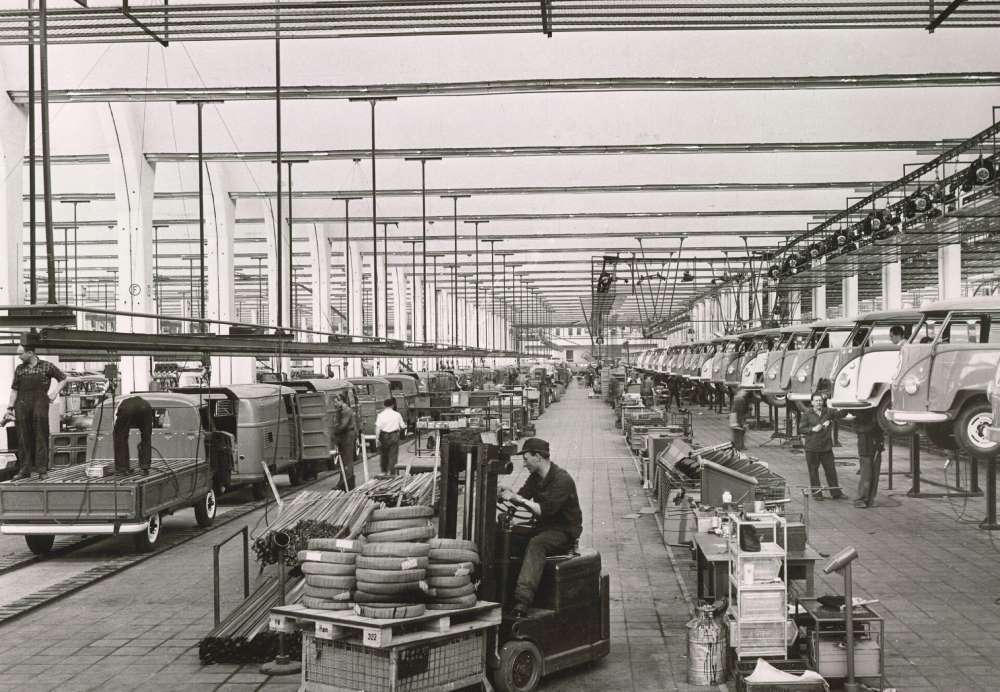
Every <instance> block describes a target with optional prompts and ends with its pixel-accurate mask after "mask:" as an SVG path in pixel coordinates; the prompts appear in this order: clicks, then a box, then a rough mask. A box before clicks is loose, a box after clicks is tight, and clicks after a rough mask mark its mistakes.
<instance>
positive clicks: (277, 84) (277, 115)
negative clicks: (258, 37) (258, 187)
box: [274, 6, 292, 329]
mask: <svg viewBox="0 0 1000 692" xmlns="http://www.w3.org/2000/svg"><path fill="white" fill-rule="evenodd" d="M274 11H275V17H276V19H277V21H276V22H275V27H274V124H275V137H274V141H275V163H274V170H275V174H276V176H277V179H278V181H277V185H276V189H275V195H276V197H277V214H278V217H277V218H276V219H275V223H274V233H275V235H276V236H277V238H275V240H276V241H277V243H276V244H277V253H276V254H277V257H276V260H277V261H276V263H277V265H278V267H277V270H278V271H277V282H276V283H277V289H278V290H277V300H278V314H277V319H276V320H275V324H276V325H277V326H278V328H279V329H280V328H281V327H283V326H284V325H283V320H284V313H283V310H282V303H283V302H284V295H283V294H284V287H283V286H282V284H283V283H284V276H283V275H282V271H283V268H282V264H283V257H282V251H281V236H282V232H281V231H282V229H281V226H282V216H281V29H280V22H281V19H280V12H281V10H280V8H279V7H278V6H275V8H274ZM288 254H289V255H291V254H292V248H291V247H290V246H289V248H288Z"/></svg>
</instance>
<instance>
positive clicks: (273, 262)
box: [258, 200, 291, 327]
mask: <svg viewBox="0 0 1000 692" xmlns="http://www.w3.org/2000/svg"><path fill="white" fill-rule="evenodd" d="M258 204H259V205H260V207H259V210H258V213H259V215H260V216H262V217H264V236H265V238H266V239H267V316H268V323H269V324H270V325H272V326H275V327H277V326H285V325H288V311H289V306H290V305H291V301H290V299H291V296H290V295H289V293H288V270H287V267H288V252H289V250H288V238H287V231H285V230H283V231H282V234H281V261H282V262H283V263H284V266H285V268H284V270H283V274H282V277H281V281H282V283H283V284H284V285H283V286H282V288H281V291H282V294H281V321H282V323H283V324H282V325H279V324H278V228H281V229H286V228H287V226H288V216H287V210H288V206H287V205H283V206H282V219H281V221H280V223H276V222H275V218H274V214H275V212H276V211H277V209H276V207H275V206H274V205H273V204H268V203H267V202H266V201H264V200H261V201H259V202H258Z"/></svg>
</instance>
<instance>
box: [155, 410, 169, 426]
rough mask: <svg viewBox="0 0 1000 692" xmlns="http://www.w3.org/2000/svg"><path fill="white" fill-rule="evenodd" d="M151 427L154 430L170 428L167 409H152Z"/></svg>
mask: <svg viewBox="0 0 1000 692" xmlns="http://www.w3.org/2000/svg"><path fill="white" fill-rule="evenodd" d="M153 427H154V428H169V427H170V413H169V411H168V410H167V409H165V408H154V409H153Z"/></svg>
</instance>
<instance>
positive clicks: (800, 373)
mask: <svg viewBox="0 0 1000 692" xmlns="http://www.w3.org/2000/svg"><path fill="white" fill-rule="evenodd" d="M807 375H808V373H806V369H805V368H799V371H798V372H797V373H795V379H796V380H798V381H799V382H805V381H806V377H807Z"/></svg>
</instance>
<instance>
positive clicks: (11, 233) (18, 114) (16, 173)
mask: <svg viewBox="0 0 1000 692" xmlns="http://www.w3.org/2000/svg"><path fill="white" fill-rule="evenodd" d="M10 77H11V75H10V73H9V71H8V68H6V66H5V65H4V64H3V63H0V85H2V86H3V88H4V89H6V88H7V87H8V86H11V83H10V81H9V80H10ZM27 129H28V118H27V111H26V110H24V109H21V108H18V107H17V106H15V105H14V104H13V103H12V102H11V100H10V99H0V161H2V163H3V168H2V171H3V181H2V185H3V190H2V193H0V223H2V224H3V225H2V226H0V236H2V238H3V246H2V247H3V248H4V251H3V252H2V253H0V305H20V304H21V303H24V302H25V296H24V295H23V294H24V282H23V280H22V276H21V271H22V267H24V266H25V264H24V247H23V236H24V225H23V224H24V202H23V201H22V200H21V195H22V187H21V186H22V184H23V183H22V181H23V163H22V162H23V160H24V149H25V142H26V141H27V134H28V132H27ZM40 188H41V186H39V191H41V190H40ZM39 220H41V219H39ZM38 228H40V229H41V228H42V225H41V224H39V225H38ZM38 261H39V264H40V266H41V267H43V268H44V266H45V265H44V262H45V255H44V254H42V253H39V256H38ZM15 366H16V358H15V357H14V356H0V397H4V399H3V401H6V397H7V393H8V391H9V390H10V385H11V384H12V382H13V380H14V368H15ZM4 444H6V440H4Z"/></svg>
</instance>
